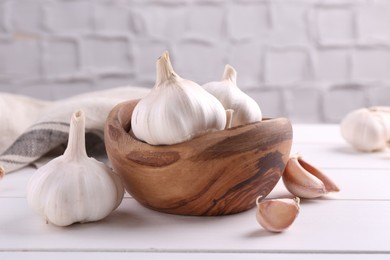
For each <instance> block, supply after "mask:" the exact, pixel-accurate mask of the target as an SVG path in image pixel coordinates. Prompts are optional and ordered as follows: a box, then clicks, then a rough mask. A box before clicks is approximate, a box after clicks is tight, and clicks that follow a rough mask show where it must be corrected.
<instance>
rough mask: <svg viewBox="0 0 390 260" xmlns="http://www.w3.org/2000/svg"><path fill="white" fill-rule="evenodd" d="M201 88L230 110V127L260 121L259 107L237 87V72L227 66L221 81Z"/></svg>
mask: <svg viewBox="0 0 390 260" xmlns="http://www.w3.org/2000/svg"><path fill="white" fill-rule="evenodd" d="M203 88H204V89H205V90H207V92H209V93H210V94H212V95H213V96H215V97H216V98H217V99H218V100H219V101H220V102H221V103H222V105H223V106H224V108H225V109H226V110H227V109H232V110H233V111H234V112H233V117H232V127H235V126H239V125H245V124H249V123H253V122H258V121H261V120H262V112H261V109H260V107H259V105H258V104H257V103H256V101H255V100H253V99H252V98H251V97H250V96H248V95H247V94H245V93H244V92H243V91H241V90H240V89H239V88H238V86H237V72H236V70H235V69H234V68H233V67H232V66H230V65H229V64H227V65H226V66H225V70H224V72H223V76H222V80H221V81H213V82H209V83H206V84H204V85H203Z"/></svg>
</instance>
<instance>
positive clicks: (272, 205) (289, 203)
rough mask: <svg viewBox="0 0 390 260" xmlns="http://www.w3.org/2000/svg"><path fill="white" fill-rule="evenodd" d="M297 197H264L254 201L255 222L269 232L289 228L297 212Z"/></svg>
mask: <svg viewBox="0 0 390 260" xmlns="http://www.w3.org/2000/svg"><path fill="white" fill-rule="evenodd" d="M299 202H300V199H299V198H298V197H296V198H294V199H290V198H285V199H265V200H262V201H260V202H259V198H258V199H257V201H256V204H257V211H256V219H257V222H258V223H259V224H260V225H261V226H262V227H263V228H264V229H266V230H268V231H271V232H282V231H284V230H286V229H287V228H289V227H290V226H291V224H292V223H293V222H294V221H295V219H296V217H297V216H298V214H299V210H300V207H299Z"/></svg>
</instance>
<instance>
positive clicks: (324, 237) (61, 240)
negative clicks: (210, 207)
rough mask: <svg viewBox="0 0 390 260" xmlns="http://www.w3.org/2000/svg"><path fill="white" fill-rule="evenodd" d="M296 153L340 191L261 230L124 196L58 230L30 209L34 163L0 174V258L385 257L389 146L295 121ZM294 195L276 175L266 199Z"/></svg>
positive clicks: (389, 223) (239, 220)
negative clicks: (362, 145) (359, 144)
mask: <svg viewBox="0 0 390 260" xmlns="http://www.w3.org/2000/svg"><path fill="white" fill-rule="evenodd" d="M293 127H294V142H293V147H292V153H294V152H298V151H299V152H300V153H301V154H302V155H303V157H304V158H305V159H306V160H307V161H308V162H310V163H312V164H313V165H315V166H317V167H318V168H320V169H322V170H323V171H324V172H325V173H326V174H327V175H329V176H330V177H331V178H332V179H333V180H334V181H335V182H336V183H337V184H338V185H339V186H340V188H341V191H340V192H339V193H334V194H329V195H328V196H325V197H324V198H320V199H315V200H302V203H301V212H300V215H299V216H298V218H297V220H296V222H295V223H294V224H293V225H292V226H291V228H290V229H288V230H287V231H285V232H283V233H280V234H274V233H270V232H267V231H265V230H264V229H262V228H261V227H260V226H259V225H258V223H257V222H256V219H255V210H256V209H252V210H249V211H247V212H244V213H241V214H236V215H232V216H224V217H188V216H176V215H168V214H163V213H159V212H155V211H152V210H149V209H146V208H144V207H142V206H141V205H139V204H138V203H137V202H136V201H135V200H133V199H132V198H130V197H129V196H128V195H126V198H125V199H124V200H123V202H122V204H121V205H120V207H119V208H118V209H117V210H116V211H114V212H113V213H112V214H111V215H110V216H109V217H108V218H106V219H104V220H102V221H100V222H96V223H88V224H75V225H72V226H70V227H66V228H60V227H55V226H53V225H50V224H46V223H45V221H44V220H43V219H42V218H40V217H39V216H38V215H37V214H35V212H33V211H32V210H31V209H29V208H28V205H27V201H26V198H25V196H26V194H25V189H26V184H27V182H28V179H29V177H30V176H31V174H33V173H34V170H35V169H34V168H33V167H26V168H24V169H22V170H19V171H17V172H14V173H11V174H8V175H6V176H5V177H4V178H3V179H2V180H0V259H2V260H3V259H28V260H29V259H40V260H41V259H53V258H55V259H58V260H62V259H69V258H75V259H82V258H83V259H84V258H85V257H88V258H89V257H91V259H97V260H99V259H103V258H104V259H108V258H110V257H115V259H125V258H126V259H151V258H158V259H163V260H164V259H173V260H174V259H183V258H185V259H195V258H196V259H199V258H202V259H227V260H229V259H300V260H305V259H314V258H315V259H319V260H321V259H324V260H325V259H389V258H390V246H389V241H390V232H389V231H390V189H389V188H388V184H389V183H390V152H389V151H383V152H378V153H360V152H357V151H355V150H354V149H353V148H351V147H350V146H349V145H348V144H346V143H345V142H344V140H343V139H342V138H341V136H340V135H339V132H338V126H337V125H294V126H293ZM287 196H290V197H291V196H292V195H291V194H290V193H289V192H288V191H286V189H285V188H284V185H283V183H282V182H279V183H278V185H277V187H276V188H275V189H274V190H273V191H272V193H271V194H270V195H269V197H270V198H276V197H287Z"/></svg>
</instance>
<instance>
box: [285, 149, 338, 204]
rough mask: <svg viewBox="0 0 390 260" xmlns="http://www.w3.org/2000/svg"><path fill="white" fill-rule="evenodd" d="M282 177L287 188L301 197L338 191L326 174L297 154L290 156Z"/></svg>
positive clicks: (311, 196)
mask: <svg viewBox="0 0 390 260" xmlns="http://www.w3.org/2000/svg"><path fill="white" fill-rule="evenodd" d="M282 179H283V183H284V185H285V186H286V188H287V190H288V191H289V192H291V193H292V194H294V195H295V196H299V197H301V198H306V199H312V198H317V197H320V196H322V195H325V194H327V193H328V192H337V191H340V189H339V188H338V186H337V185H336V184H335V183H334V182H333V181H332V180H331V179H330V178H329V177H328V176H326V175H325V174H324V173H323V172H322V171H321V170H319V169H318V168H316V167H314V166H313V165H311V164H309V163H308V162H306V161H305V160H304V159H302V156H300V155H299V154H295V155H293V156H291V157H290V159H289V160H288V162H287V165H286V168H285V170H284V172H283V176H282Z"/></svg>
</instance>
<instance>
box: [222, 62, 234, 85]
mask: <svg viewBox="0 0 390 260" xmlns="http://www.w3.org/2000/svg"><path fill="white" fill-rule="evenodd" d="M222 80H229V81H231V82H232V83H234V86H236V87H237V71H236V70H235V69H234V68H233V67H232V66H231V65H229V64H226V66H225V70H224V71H223V76H222Z"/></svg>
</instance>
